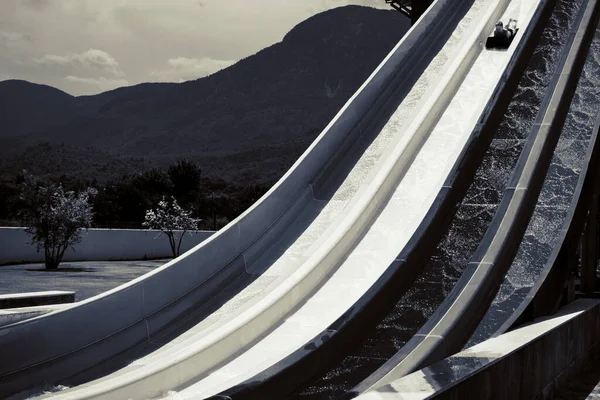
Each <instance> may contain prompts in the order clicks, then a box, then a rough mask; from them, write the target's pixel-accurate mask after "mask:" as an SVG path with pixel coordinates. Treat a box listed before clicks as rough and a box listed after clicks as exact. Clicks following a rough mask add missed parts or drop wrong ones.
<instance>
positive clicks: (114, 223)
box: [0, 160, 269, 230]
mask: <svg viewBox="0 0 600 400" xmlns="http://www.w3.org/2000/svg"><path fill="white" fill-rule="evenodd" d="M23 179H24V177H23V175H21V174H20V175H18V176H16V177H15V178H14V179H13V180H4V181H2V182H0V222H1V223H0V225H17V223H16V221H17V220H18V218H17V217H18V214H19V211H20V210H21V209H22V208H23V204H21V202H20V200H19V194H20V190H21V188H20V187H21V185H22V183H23ZM48 179H49V180H51V181H53V182H54V183H60V184H62V186H63V187H64V188H65V189H66V190H74V191H81V190H84V189H86V188H88V187H93V188H96V189H97V190H98V194H97V195H96V196H95V197H94V198H93V199H92V205H93V212H94V220H93V227H96V228H129V229H140V228H142V222H143V221H144V216H145V214H146V210H148V209H151V208H154V207H156V205H157V204H158V202H159V201H160V200H161V199H162V197H163V196H166V197H170V196H173V197H175V199H177V202H178V203H179V205H180V206H181V207H183V208H184V209H187V210H191V211H192V215H193V216H194V217H196V218H201V219H202V221H201V222H200V224H199V227H200V229H208V230H213V229H214V230H216V229H219V228H221V227H223V226H224V225H225V224H227V222H229V221H231V220H232V219H234V218H236V217H237V216H238V215H240V214H241V213H242V212H244V211H245V210H246V209H247V208H248V207H250V206H251V205H252V204H253V203H254V202H255V201H256V200H258V199H259V198H260V197H261V196H262V195H263V194H264V193H265V192H266V191H267V190H268V189H269V187H268V186H265V185H259V184H253V183H247V182H243V183H231V182H227V181H225V180H222V179H209V178H206V177H203V176H202V171H201V169H200V168H199V167H198V166H197V165H196V164H195V163H193V162H190V161H187V160H181V161H179V162H177V163H175V164H173V165H171V166H170V167H169V168H168V169H166V170H160V169H151V170H148V171H146V172H144V173H139V174H134V175H127V176H123V177H121V178H120V179H118V180H115V181H108V182H105V183H98V182H97V181H96V180H95V179H93V180H83V179H78V178H73V177H68V176H61V177H59V178H56V179H50V178H48Z"/></svg>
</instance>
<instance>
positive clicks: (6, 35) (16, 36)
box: [0, 31, 31, 44]
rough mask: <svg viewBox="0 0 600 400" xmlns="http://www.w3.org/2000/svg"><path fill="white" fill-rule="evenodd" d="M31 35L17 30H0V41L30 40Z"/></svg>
mask: <svg viewBox="0 0 600 400" xmlns="http://www.w3.org/2000/svg"><path fill="white" fill-rule="evenodd" d="M30 40H31V37H29V36H27V35H23V34H22V33H18V32H6V31H0V43H6V44H17V43H18V42H23V41H30Z"/></svg>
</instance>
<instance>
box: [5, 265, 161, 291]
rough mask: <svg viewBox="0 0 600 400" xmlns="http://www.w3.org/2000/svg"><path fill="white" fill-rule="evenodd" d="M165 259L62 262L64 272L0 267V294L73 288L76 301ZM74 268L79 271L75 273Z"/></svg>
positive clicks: (26, 267)
mask: <svg viewBox="0 0 600 400" xmlns="http://www.w3.org/2000/svg"><path fill="white" fill-rule="evenodd" d="M167 261H169V260H153V261H94V262H92V261H87V262H64V263H61V264H60V268H61V269H65V271H56V272H49V271H45V270H43V268H44V265H43V264H23V265H6V266H0V294H8V293H21V292H37V291H44V290H74V291H75V292H76V293H75V301H81V300H84V299H87V298H89V297H92V296H95V295H97V294H99V293H102V292H105V291H107V290H109V289H112V288H115V287H117V286H119V285H121V284H123V283H125V282H129V281H130V280H132V279H134V278H137V277H138V276H140V275H143V274H145V273H147V272H150V271H152V270H153V269H155V268H156V267H159V266H161V265H163V264H165V263H166V262H167ZM69 269H71V270H72V271H70V272H69V271H68V270H69ZM76 269H79V270H82V271H81V272H74V271H75V270H76Z"/></svg>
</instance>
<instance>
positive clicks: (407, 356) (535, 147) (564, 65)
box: [356, 0, 600, 393]
mask: <svg viewBox="0 0 600 400" xmlns="http://www.w3.org/2000/svg"><path fill="white" fill-rule="evenodd" d="M599 11H600V10H599V8H598V6H597V2H596V1H595V0H590V1H587V2H584V4H583V5H582V7H581V8H580V11H579V14H578V18H577V21H576V23H575V25H574V27H573V28H572V31H571V34H570V41H569V42H568V44H567V46H566V48H565V50H564V52H563V55H562V57H561V60H560V62H559V65H558V69H557V71H556V73H555V75H554V77H553V79H552V81H551V83H550V86H549V87H548V91H547V93H546V97H545V100H544V102H543V103H542V104H543V105H542V107H541V108H540V111H539V113H538V117H537V119H536V122H535V123H534V124H533V126H532V127H531V133H530V134H529V138H528V142H527V144H526V146H525V150H524V151H523V152H522V153H521V157H520V158H519V162H518V163H517V167H516V168H515V170H514V171H513V175H512V177H511V179H510V181H509V184H508V186H507V188H506V189H505V192H504V197H503V199H502V202H501V204H500V206H499V209H498V211H497V212H496V214H495V215H494V219H493V220H492V222H491V224H490V227H489V228H488V230H487V232H486V234H485V236H484V237H483V239H482V240H481V242H480V243H479V246H478V249H477V251H476V253H475V255H474V256H473V258H472V259H471V261H470V262H469V265H468V266H466V268H465V272H464V273H463V275H462V277H461V278H460V280H459V281H458V283H457V284H456V286H455V288H454V290H453V291H452V292H451V294H450V295H449V296H448V297H447V298H446V300H445V301H444V303H443V304H442V305H441V306H440V307H438V309H437V310H436V312H435V314H434V315H433V316H432V317H431V318H430V319H429V321H428V322H427V323H426V324H425V325H424V326H423V327H422V328H421V330H420V331H419V332H418V334H416V335H414V336H413V338H412V339H411V340H410V341H409V342H408V343H407V344H406V345H405V346H404V348H403V349H401V350H400V351H399V352H398V353H397V354H396V355H395V356H394V357H392V358H391V359H389V361H387V362H386V364H385V365H383V366H382V367H381V368H380V369H379V370H378V371H376V372H375V373H374V374H372V376H371V377H369V378H368V379H367V380H365V382H363V383H362V384H361V385H360V387H358V388H356V392H359V393H360V392H364V391H367V390H373V389H376V388H379V387H382V386H385V385H386V384H388V383H389V382H391V381H394V380H396V379H398V378H400V377H402V376H404V375H406V374H408V373H411V372H413V371H415V370H416V369H418V368H422V367H424V366H426V365H429V364H431V363H432V362H434V361H436V360H439V359H442V358H444V357H446V356H449V355H450V354H452V353H453V352H455V351H459V350H460V348H461V347H462V346H463V345H464V344H465V343H466V342H467V340H468V339H469V336H470V335H471V334H472V333H473V331H474V330H475V328H476V327H477V324H478V323H479V321H480V320H481V319H482V318H483V316H484V314H485V312H486V310H487V309H488V307H489V305H490V304H491V302H492V300H493V299H494V296H495V295H496V293H497V291H498V288H499V286H500V282H502V279H503V277H504V275H505V274H506V272H507V270H508V269H509V267H510V265H511V263H512V260H513V259H514V257H515V254H516V252H517V250H518V248H519V244H520V242H521V238H522V237H523V234H524V232H525V228H526V227H527V223H528V222H529V218H530V217H531V213H532V212H533V209H534V206H535V204H536V202H537V199H538V195H539V192H540V190H541V188H542V184H543V183H544V177H545V175H546V172H547V168H548V166H549V164H550V161H551V159H552V155H553V152H554V147H555V145H556V143H557V141H558V139H559V136H560V134H561V130H562V127H563V124H564V120H565V118H566V115H567V112H568V111H569V105H570V104H571V99H572V96H573V93H574V91H575V87H576V86H577V81H578V79H579V74H580V72H581V69H582V66H583V63H584V61H585V59H586V55H587V50H588V48H589V46H590V42H591V41H592V38H593V35H594V32H595V31H596V26H597V22H598V13H599Z"/></svg>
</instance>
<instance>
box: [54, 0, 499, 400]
mask: <svg viewBox="0 0 600 400" xmlns="http://www.w3.org/2000/svg"><path fill="white" fill-rule="evenodd" d="M479 3H480V7H479V8H478V9H477V11H479V12H480V13H481V12H484V13H485V16H486V17H485V20H484V22H483V23H484V24H485V25H487V27H488V28H489V27H490V26H491V25H493V23H494V22H495V20H496V19H497V18H498V16H499V14H498V13H499V12H501V10H502V9H503V6H504V4H505V2H503V1H496V2H492V4H494V7H492V8H491V10H486V11H483V8H482V7H481V6H483V5H484V4H486V2H484V1H480V2H479ZM488 3H489V2H488ZM472 23H474V24H476V25H481V24H482V22H481V21H479V20H478V19H476V18H472ZM452 28H453V29H454V28H455V27H452ZM465 28H466V27H465ZM463 30H466V31H467V32H470V31H471V29H463ZM480 31H481V28H480V29H478V30H476V31H475V33H474V34H470V37H469V39H468V40H467V41H466V43H463V42H462V41H459V40H455V41H454V42H455V43H454V45H458V46H459V47H458V50H459V51H458V52H457V54H454V55H453V56H452V57H448V55H449V54H452V52H448V51H446V52H444V54H442V55H443V56H445V58H446V60H445V61H447V62H446V64H445V65H444V64H441V65H442V68H441V71H440V74H441V77H440V79H439V82H438V84H437V85H432V86H431V87H430V88H429V89H428V91H426V92H424V95H423V105H422V106H421V107H420V108H418V110H419V111H417V112H415V118H414V120H413V122H412V123H411V124H409V125H408V127H407V128H405V129H406V130H407V133H406V134H404V135H403V136H402V137H400V138H399V140H397V141H396V143H394V146H390V147H389V148H388V149H386V152H387V155H386V157H385V158H382V160H381V161H380V162H379V163H378V164H376V165H375V168H374V170H375V171H376V172H377V173H376V174H372V175H371V176H370V177H369V178H371V179H367V181H368V182H369V184H368V185H364V187H362V188H361V190H362V197H359V199H361V200H360V201H355V200H356V198H355V199H354V200H353V202H354V203H355V207H354V208H350V211H349V212H348V216H347V218H346V219H345V220H343V222H342V224H341V225H340V226H338V227H337V228H336V230H333V231H332V232H330V233H329V235H327V236H328V237H329V243H327V242H326V243H325V245H324V246H321V247H317V246H315V249H314V251H312V252H311V257H310V258H309V260H308V261H307V262H306V263H305V264H304V265H303V266H302V268H301V269H299V270H298V271H296V273H295V274H294V275H292V278H291V279H290V280H289V281H286V282H285V284H284V285H280V286H278V287H276V288H275V289H274V290H273V292H271V293H270V294H268V295H267V296H265V297H264V298H263V299H261V301H260V302H258V303H257V304H256V307H254V308H248V312H247V313H246V314H241V316H238V317H237V318H234V319H231V320H230V321H229V324H225V325H224V327H223V329H222V330H221V331H219V330H214V331H213V332H210V333H209V334H207V335H205V336H203V337H201V336H196V337H190V338H186V340H185V341H179V343H178V344H176V345H175V346H172V345H171V344H169V345H167V347H168V351H162V352H160V353H161V354H158V355H156V354H155V355H150V356H149V357H147V358H146V359H142V360H138V361H136V362H135V363H134V364H132V365H131V366H130V367H128V368H126V370H127V371H119V372H117V373H116V374H114V376H108V377H106V378H103V379H101V380H99V381H98V382H95V383H94V382H92V383H90V384H88V385H83V386H81V387H79V388H76V389H73V391H66V392H64V394H61V396H63V395H64V396H65V398H71V396H76V395H77V396H81V397H85V398H94V397H97V396H103V395H106V394H107V393H110V394H111V395H113V396H126V397H132V396H149V395H151V393H156V392H157V391H160V390H165V389H166V388H172V387H178V386H181V385H185V382H186V381H189V380H190V379H194V377H195V376H201V374H202V373H203V371H208V368H210V366H211V365H215V364H214V363H217V362H219V360H224V359H225V358H226V357H227V356H228V354H233V353H232V351H235V350H236V348H233V347H231V346H230V343H231V341H234V342H235V341H236V340H239V339H236V336H237V337H240V336H242V335H243V340H245V341H248V342H249V338H250V339H251V338H252V337H258V336H259V335H260V333H261V330H262V331H263V332H264V331H265V330H266V329H267V328H268V327H269V326H270V324H273V323H274V322H276V321H277V320H278V319H279V318H282V317H283V315H285V313H286V312H287V309H291V308H292V307H293V306H294V304H297V302H298V301H300V300H302V298H301V297H299V294H300V295H301V294H302V293H308V292H309V291H310V290H311V289H312V287H314V285H315V284H318V283H319V280H321V279H322V278H321V276H320V275H319V274H322V273H323V272H325V273H327V269H326V268H324V267H323V266H327V265H333V262H332V261H330V260H327V257H330V254H331V253H332V250H331V249H329V248H327V246H328V245H329V246H337V245H338V244H339V243H342V242H343V241H344V240H346V241H347V240H348V239H345V238H344V235H346V236H347V235H348V234H350V237H349V239H352V237H356V235H357V233H358V232H360V231H361V230H362V228H358V229H357V228H356V227H355V226H356V224H357V223H358V224H362V226H363V227H367V226H368V225H366V224H368V222H369V220H370V219H371V217H370V216H369V214H370V215H373V216H375V215H376V213H377V212H379V210H378V209H379V207H378V205H377V204H378V203H380V204H383V203H384V201H386V199H387V198H388V197H389V196H388V195H386V192H389V190H390V189H392V188H393V187H394V183H395V182H396V181H397V180H398V179H400V177H401V176H402V175H403V174H404V171H405V170H406V169H408V168H410V166H411V162H412V160H413V159H414V155H412V154H415V153H416V152H418V150H419V148H420V146H421V145H422V142H423V141H424V140H425V139H426V138H427V137H428V135H429V132H430V129H431V126H433V125H435V122H436V121H437V118H439V116H437V117H435V116H434V117H432V114H431V111H430V110H431V109H434V110H438V109H439V110H443V108H444V107H445V105H447V104H448V103H449V101H450V99H451V98H452V94H453V93H454V92H455V91H456V88H457V86H458V84H459V83H460V82H461V81H462V77H463V76H464V75H465V74H466V73H467V71H468V68H469V66H470V65H471V64H472V62H473V61H474V58H475V56H476V54H477V52H478V51H477V48H478V46H477V44H478V41H480V40H481V37H479V36H481V34H479V33H478V32H480ZM432 65H433V67H434V68H439V65H440V63H439V62H438V63H432ZM428 78H429V79H431V78H432V76H431V75H429V76H428ZM482 107H483V106H482ZM399 110H402V107H400V108H399ZM469 110H470V109H469ZM402 111H403V110H402ZM436 112H437V113H440V111H436ZM433 115H435V112H434V114H433ZM394 117H397V115H394ZM392 120H393V118H392ZM387 126H388V125H386V127H387ZM390 128H391V129H392V130H394V129H396V128H397V127H396V126H394V125H392V126H391V127H390ZM452 139H453V140H452V141H455V140H454V139H455V138H452ZM463 143H464V142H463ZM455 146H456V148H455V153H456V155H458V153H459V152H460V150H461V148H462V146H461V142H457V143H456V144H455ZM451 161H452V160H451ZM451 165H452V163H451V164H450V166H451ZM431 173H433V179H432V180H430V181H429V182H428V188H429V190H430V191H431V192H432V193H434V194H435V193H436V192H437V191H438V190H439V186H436V183H437V182H438V181H439V180H440V177H437V178H436V175H435V174H443V170H442V171H440V169H437V168H436V169H432V171H431ZM441 179H443V175H442V176H441ZM414 184H415V182H414V181H413V180H411V183H410V184H409V188H410V190H408V191H409V192H413V191H414V186H415V185H414ZM421 186H422V185H421ZM405 190H406V188H405ZM359 193H360V192H359ZM413 197H414V195H413ZM393 203H394V207H395V209H397V208H399V207H400V208H402V205H403V203H402V202H401V201H398V200H397V201H393ZM413 204H419V205H420V204H421V201H420V199H416V198H413ZM386 209H387V208H386ZM413 211H414V210H413ZM383 220H384V221H387V222H388V224H389V221H390V219H389V218H387V219H386V218H385V217H384V218H383ZM417 222H418V220H417ZM344 225H346V226H344ZM394 225H395V224H394ZM360 226H361V225H359V227H360ZM408 228H409V229H410V228H411V226H410V225H409V226H408ZM384 229H385V228H384ZM370 232H374V234H375V235H376V236H375V239H376V241H375V242H373V241H372V239H373V236H371V241H370V242H369V241H366V242H365V241H364V240H363V241H362V242H361V243H364V244H363V250H362V251H363V252H367V253H368V254H369V255H371V254H372V253H373V248H374V247H375V246H374V245H375V243H378V244H381V239H382V237H381V235H382V234H383V235H385V234H386V233H387V231H384V230H382V229H381V227H380V229H379V230H375V231H374V230H373V229H371V230H369V233H370ZM366 237H368V234H367V236H366ZM386 245H387V246H388V247H387V248H382V247H381V245H380V247H379V248H378V250H384V251H387V252H388V253H390V254H391V255H390V258H391V259H393V258H394V254H393V252H395V251H397V250H396V248H397V247H396V246H397V245H396V244H395V243H393V242H392V243H390V242H388V243H386ZM323 247H325V250H323ZM357 248H360V244H359V245H358V246H357ZM334 250H335V249H334ZM346 251H347V248H345V249H344V248H343V249H342V251H341V252H342V253H343V254H345V252H346ZM324 257H325V258H324ZM364 258H365V257H364V256H363V255H360V254H358V255H357V256H356V258H354V259H353V258H352V256H349V257H348V259H349V260H351V261H350V262H349V263H348V262H346V263H345V265H346V266H345V267H342V268H340V269H339V270H338V271H336V273H335V274H334V275H333V276H332V277H331V278H329V277H328V278H329V281H328V282H327V283H326V284H325V286H324V289H321V290H320V291H319V292H317V295H319V294H320V295H321V297H318V296H317V295H315V296H313V297H312V298H311V300H310V301H312V305H311V304H310V301H309V303H308V305H307V306H306V305H305V306H303V307H304V308H305V310H308V311H306V312H307V313H308V314H309V315H310V317H311V318H312V317H318V318H330V319H331V320H335V318H336V316H339V315H340V314H342V313H343V312H344V311H345V310H346V307H347V306H348V305H351V301H352V297H351V296H349V295H348V294H346V295H345V296H344V299H342V300H346V302H348V303H349V304H348V305H346V304H345V303H344V302H343V301H340V293H339V290H340V287H342V286H343V285H342V286H341V285H340V284H339V283H340V282H339V281H338V282H335V280H336V277H337V279H338V280H340V281H343V282H344V283H346V284H348V283H349V282H352V283H353V285H354V286H355V289H356V290H355V295H356V296H358V295H360V293H362V292H363V291H364V290H366V288H368V286H369V285H370V284H372V282H373V280H374V279H375V278H376V275H374V274H375V273H377V274H380V273H381V272H382V270H383V269H385V266H387V263H382V264H380V265H375V267H377V268H378V270H377V269H375V268H373V270H374V272H371V274H372V276H368V275H367V276H366V277H364V276H363V277H361V278H362V279H356V278H357V276H356V274H357V273H359V274H362V275H364V265H363V260H364ZM357 261H358V263H357ZM365 278H366V279H365ZM349 279H350V281H349ZM332 281H333V283H332ZM310 285H313V286H310ZM328 285H329V286H328ZM327 286H328V290H327ZM346 286H347V285H346ZM361 286H362V287H365V288H364V289H362V288H361ZM298 288H299V289H298ZM290 296H292V297H290ZM293 296H296V297H295V298H294V297H293ZM290 299H291V300H290ZM324 301H327V302H328V306H329V308H328V310H325V311H324V310H322V307H320V308H319V309H318V310H317V311H318V312H315V308H314V307H315V304H317V305H319V303H320V304H322V303H323V302H324ZM294 302H296V303H294ZM311 307H312V308H311ZM327 311H329V315H328V314H327ZM332 313H334V314H332ZM335 313H337V314H335ZM297 315H298V312H297V313H295V314H294V317H293V318H290V317H288V318H286V320H285V321H284V322H283V324H282V325H280V326H279V327H278V328H277V329H276V330H275V331H274V332H273V333H271V334H269V336H267V337H266V338H265V339H264V340H262V341H261V342H259V344H260V343H263V346H266V347H267V348H268V350H269V351H267V352H264V351H258V352H259V353H261V354H263V357H262V358H263V359H264V358H265V357H264V355H265V354H269V356H271V357H277V354H278V352H277V351H275V350H274V349H280V350H279V351H285V352H287V353H289V352H291V351H293V350H294V349H295V347H294V346H293V343H294V342H291V343H290V340H297V339H298V333H299V332H302V333H304V332H312V334H314V333H316V332H318V330H315V329H317V328H318V327H319V325H318V324H306V323H305V322H306V317H297ZM315 321H316V320H315ZM316 322H318V321H316ZM286 329H287V331H286ZM273 334H277V335H279V336H281V338H280V339H275V341H274V342H273V338H272V335H273ZM252 335H254V336H252ZM311 336H312V335H310V336H308V337H307V338H306V339H305V340H308V339H309V338H310V337H311ZM300 337H301V336H300ZM269 341H271V342H273V344H271V345H268V344H264V343H269ZM248 342H246V343H248ZM236 343H239V342H236ZM282 344H283V348H281V347H282ZM298 344H302V342H299V343H298ZM242 345H243V343H242ZM227 346H230V347H229V348H228V347H227ZM239 347H241V346H238V348H239ZM256 348H257V345H254V346H253V347H252V350H253V351H255V352H256V351H257V350H256ZM165 353H166V354H165ZM247 357H249V358H250V360H251V364H252V365H254V366H256V364H257V363H256V360H257V359H259V358H257V357H256V356H253V357H252V356H247ZM240 358H241V357H238V358H236V359H235V360H238V359H240ZM266 361H268V360H265V362H266ZM274 361H276V358H274ZM238 364H239V365H241V366H243V367H238V368H241V370H242V371H241V372H240V373H236V374H235V376H236V377H237V376H239V375H242V373H243V372H247V371H246V370H247V369H248V365H249V363H248V362H247V361H243V360H242V361H239V362H238ZM186 366H190V368H187V367H186ZM192 366H193V368H191V367H192ZM222 370H223V368H221V369H219V370H217V371H222ZM229 375H230V373H225V374H223V373H221V374H220V375H219V374H217V373H213V374H211V376H212V377H216V376H219V377H220V379H223V376H224V377H226V378H227V377H229Z"/></svg>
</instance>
